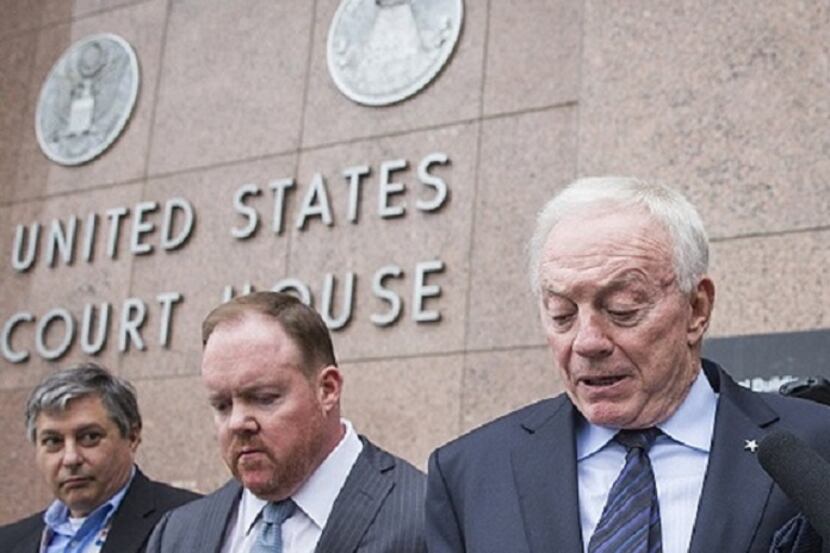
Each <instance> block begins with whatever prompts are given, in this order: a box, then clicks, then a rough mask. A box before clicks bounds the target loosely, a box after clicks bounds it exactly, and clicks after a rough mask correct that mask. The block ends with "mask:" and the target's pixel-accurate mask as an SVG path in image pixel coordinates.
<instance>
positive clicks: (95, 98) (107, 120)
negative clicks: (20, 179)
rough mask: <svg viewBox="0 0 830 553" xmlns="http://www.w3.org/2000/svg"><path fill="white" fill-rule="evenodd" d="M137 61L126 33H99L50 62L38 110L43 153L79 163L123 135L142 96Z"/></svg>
mask: <svg viewBox="0 0 830 553" xmlns="http://www.w3.org/2000/svg"><path fill="white" fill-rule="evenodd" d="M138 80H139V75H138V60H137V59H136V56H135V52H134V51H133V49H132V47H131V46H130V45H129V43H128V42H127V41H126V40H124V39H123V38H121V37H119V36H116V35H113V34H109V33H104V34H98V35H92V36H88V37H86V38H83V39H81V40H79V41H78V42H76V43H75V44H73V45H72V46H70V47H69V49H68V50H67V51H66V52H64V54H63V55H62V56H61V57H60V59H59V60H58V61H57V63H55V65H54V66H53V67H52V70H51V71H50V72H49V76H48V77H47V78H46V82H44V83H43V88H41V89H40V97H39V98H38V102H37V112H36V113H35V131H36V132H37V141H38V143H39V144H40V149H41V150H43V153H44V154H45V155H46V157H48V158H49V159H51V160H52V161H54V162H56V163H60V164H61V165H80V164H82V163H86V162H87V161H89V160H91V159H94V158H95V157H97V156H98V155H100V154H101V153H102V152H103V151H104V150H106V149H107V148H108V147H109V146H110V144H112V143H113V142H114V141H115V139H116V138H118V136H119V135H120V134H121V131H122V130H123V129H124V126H125V125H126V124H127V120H128V119H129V118H130V114H131V113H132V110H133V106H134V105H135V100H136V97H137V96H138Z"/></svg>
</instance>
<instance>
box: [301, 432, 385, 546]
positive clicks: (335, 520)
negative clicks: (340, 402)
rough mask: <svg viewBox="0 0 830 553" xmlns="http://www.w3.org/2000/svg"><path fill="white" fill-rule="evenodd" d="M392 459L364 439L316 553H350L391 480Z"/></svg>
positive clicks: (363, 532) (374, 512)
mask: <svg viewBox="0 0 830 553" xmlns="http://www.w3.org/2000/svg"><path fill="white" fill-rule="evenodd" d="M394 467H395V459H394V458H393V457H392V456H390V455H387V454H385V453H384V452H382V451H380V450H379V449H377V448H376V447H375V446H373V445H372V444H371V443H369V442H368V441H366V440H363V451H361V453H360V456H359V457H358V458H357V461H355V464H354V466H353V467H352V470H351V472H349V476H348V478H346V482H345V483H344V484H343V489H342V490H340V493H339V494H338V496H337V499H335V501H334V505H333V506H332V509H331V514H330V515H329V519H328V521H327V522H326V526H325V528H323V534H322V535H321V536H320V541H319V542H318V544H317V548H316V549H315V552H316V553H353V552H354V551H356V550H357V546H358V544H359V543H360V540H361V538H362V537H363V535H364V534H365V533H366V530H367V529H368V528H369V525H370V524H371V522H372V520H374V518H375V515H376V514H377V512H378V510H379V509H380V506H381V505H382V504H383V501H384V500H385V499H386V497H387V496H388V495H389V492H390V491H392V487H393V486H394V483H393V482H392V479H391V478H389V477H388V475H387V474H386V473H387V472H388V471H390V470H392V469H394Z"/></svg>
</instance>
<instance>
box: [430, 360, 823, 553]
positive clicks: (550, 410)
mask: <svg viewBox="0 0 830 553" xmlns="http://www.w3.org/2000/svg"><path fill="white" fill-rule="evenodd" d="M703 368H704V371H705V374H706V376H707V378H708V379H709V382H710V383H711V384H712V387H713V389H715V390H716V391H717V392H718V393H719V394H720V397H719V399H718V406H717V414H716V416H715V428H714V434H713V437H712V448H711V451H710V455H709V463H708V465H707V470H706V475H705V478H704V482H703V490H702V493H701V497H700V502H699V504H698V510H697V518H696V520H695V524H694V528H693V531H692V538H691V544H690V548H689V551H690V552H691V553H713V552H719V553H720V552H723V553H736V552H741V553H743V552H752V553H767V552H768V551H769V548H770V543H771V540H772V536H773V534H774V533H775V531H776V530H777V529H778V528H780V527H781V526H783V525H784V524H785V523H786V522H787V521H788V520H789V519H790V518H791V517H793V516H794V515H795V514H796V512H797V509H796V507H795V505H794V504H793V503H792V502H791V501H790V500H789V499H788V498H787V497H786V496H785V495H784V494H783V492H782V491H781V490H780V489H779V488H778V486H776V485H774V484H773V482H772V479H771V478H770V477H769V476H768V475H767V473H766V472H764V470H763V469H762V468H761V465H760V463H758V460H757V458H756V455H755V454H754V453H752V452H750V451H749V450H747V449H746V448H745V445H746V442H745V441H746V440H753V439H754V440H756V441H758V442H760V441H761V439H762V438H763V437H764V435H765V434H766V433H768V432H770V431H772V430H779V429H785V430H789V431H791V432H793V433H794V434H796V435H797V436H799V437H800V438H802V439H803V440H805V441H806V442H807V443H808V444H810V445H811V446H812V447H813V448H815V449H816V450H817V451H818V452H819V453H820V454H821V455H822V456H823V457H825V458H827V459H830V408H828V407H826V406H823V405H820V404H817V403H814V402H811V401H807V400H803V399H796V398H787V397H783V396H780V395H777V394H759V393H757V392H752V391H750V390H747V389H745V388H742V387H741V386H738V385H737V384H736V383H735V382H734V381H733V380H732V379H731V378H730V377H729V376H728V375H727V374H726V373H725V372H724V371H723V370H722V369H721V368H720V367H718V366H717V365H715V364H714V363H711V362H709V361H705V360H704V361H703ZM578 416H580V415H579V414H578V412H577V410H576V409H575V408H574V406H573V404H572V403H571V402H570V400H569V399H568V398H567V396H565V395H564V394H563V395H560V396H558V397H556V398H554V399H549V400H544V401H541V402H539V403H536V404H534V405H531V406H528V407H525V408H523V409H521V410H519V411H515V412H513V413H511V414H509V415H506V416H505V417H502V418H501V419H498V420H495V421H493V422H491V423H489V424H486V425H484V426H483V427H481V428H479V429H477V430H474V431H472V432H471V433H469V434H467V435H465V436H462V437H461V438H458V439H456V440H454V441H452V442H450V443H449V444H447V445H445V446H443V447H441V448H438V449H437V450H436V451H434V452H433V454H432V455H431V457H430V460H429V473H428V483H427V503H426V516H427V546H428V548H429V552H430V553H462V552H467V553H506V552H509V553H577V552H582V551H583V550H584V549H583V544H582V532H581V529H580V523H579V506H578V492H577V467H576V440H575V432H574V428H575V422H576V420H577V417H578Z"/></svg>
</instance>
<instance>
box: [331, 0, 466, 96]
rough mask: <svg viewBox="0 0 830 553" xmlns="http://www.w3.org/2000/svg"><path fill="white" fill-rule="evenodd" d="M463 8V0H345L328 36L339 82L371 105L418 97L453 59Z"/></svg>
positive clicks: (334, 76) (348, 93)
mask: <svg viewBox="0 0 830 553" xmlns="http://www.w3.org/2000/svg"><path fill="white" fill-rule="evenodd" d="M463 11H464V8H463V3H462V0H342V1H341V2H340V6H339V7H338V8H337V12H336V13H335V14H334V20H333V21H332V24H331V28H330V29H329V38H328V66H329V73H330V74H331V77H332V79H334V83H335V84H336V85H337V88H339V89H340V91H341V92H342V93H343V94H345V95H346V96H348V97H349V98H351V99H352V100H354V101H355V102H358V103H360V104H367V105H370V106H381V105H386V104H392V103H394V102H399V101H401V100H403V99H405V98H408V97H410V96H412V95H413V94H415V93H416V92H418V91H419V90H421V89H422V88H423V87H425V86H426V85H427V84H429V82H430V81H431V80H432V79H433V78H434V77H435V76H436V75H437V74H438V72H439V71H440V70H441V68H442V67H443V66H444V64H445V63H446V62H447V60H448V59H449V57H450V54H452V51H453V48H454V47H455V43H456V42H457V41H458V35H459V33H460V31H461V21H462V16H463Z"/></svg>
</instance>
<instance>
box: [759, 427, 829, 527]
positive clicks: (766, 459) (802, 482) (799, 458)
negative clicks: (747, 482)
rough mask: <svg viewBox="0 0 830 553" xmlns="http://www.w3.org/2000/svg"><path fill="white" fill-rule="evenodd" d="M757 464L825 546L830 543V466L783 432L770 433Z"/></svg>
mask: <svg viewBox="0 0 830 553" xmlns="http://www.w3.org/2000/svg"><path fill="white" fill-rule="evenodd" d="M758 461H759V462H760V463H761V466H762V467H763V469H764V470H765V471H767V473H768V474H769V475H770V476H771V477H772V479H773V480H774V481H775V483H776V484H778V485H779V486H780V487H781V489H782V490H784V493H785V494H787V496H788V497H789V498H790V499H791V500H792V501H793V502H794V503H795V504H796V505H798V507H799V508H800V509H801V511H802V512H803V513H804V516H806V517H807V520H808V521H810V524H812V526H813V528H815V529H816V531H817V532H818V533H819V534H820V535H821V537H822V539H823V540H824V541H825V543H826V542H827V541H828V540H830V463H828V462H827V461H825V460H824V459H823V458H822V457H821V456H820V455H819V454H818V453H816V452H815V451H814V450H813V449H812V448H811V447H810V446H808V445H807V444H806V443H804V441H802V440H801V439H799V438H798V437H796V436H795V435H794V434H792V433H791V432H786V431H775V432H771V433H769V434H768V435H767V436H766V437H765V438H764V439H763V440H761V443H760V445H759V446H758Z"/></svg>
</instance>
